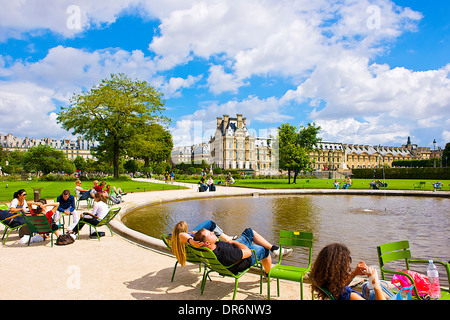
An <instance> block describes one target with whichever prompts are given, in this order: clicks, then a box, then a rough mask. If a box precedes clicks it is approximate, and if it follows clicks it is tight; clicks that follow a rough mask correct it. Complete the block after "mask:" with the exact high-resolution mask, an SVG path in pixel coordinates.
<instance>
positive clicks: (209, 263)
mask: <svg viewBox="0 0 450 320" xmlns="http://www.w3.org/2000/svg"><path fill="white" fill-rule="evenodd" d="M188 246H189V247H190V248H191V249H192V252H193V253H194V254H195V255H196V256H197V257H198V258H199V259H200V260H201V262H202V263H203V264H204V265H205V270H204V272H203V279H202V284H201V294H202V295H203V291H204V289H205V285H206V279H207V278H208V277H209V274H210V273H211V272H217V273H218V274H220V275H221V276H224V277H232V278H234V280H235V281H234V294H233V300H235V299H236V292H237V288H238V282H239V279H240V278H241V277H242V276H243V275H244V274H246V273H247V271H248V270H250V269H251V267H254V266H256V267H259V269H260V276H259V285H260V292H259V293H260V294H262V281H263V280H262V279H263V269H262V264H261V262H260V261H259V260H258V258H257V256H256V252H255V250H253V249H252V254H254V255H255V259H256V263H255V264H254V265H253V266H251V267H250V268H248V269H246V270H243V271H241V272H239V273H238V274H234V273H232V272H231V271H230V270H228V268H231V267H232V266H233V265H234V264H233V265H231V266H224V265H223V264H221V263H220V262H219V260H218V259H217V257H216V255H215V254H214V252H212V251H211V250H210V249H209V248H206V247H200V248H195V247H193V246H190V245H188Z"/></svg>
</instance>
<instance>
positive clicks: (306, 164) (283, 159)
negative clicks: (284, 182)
mask: <svg viewBox="0 0 450 320" xmlns="http://www.w3.org/2000/svg"><path fill="white" fill-rule="evenodd" d="M319 132H320V127H319V126H316V125H315V123H312V124H311V123H309V124H308V126H307V127H304V126H300V128H299V129H297V128H296V127H294V126H291V125H290V124H289V123H285V124H282V125H281V127H278V138H279V142H278V144H279V146H278V148H279V166H280V168H281V169H284V170H287V171H288V183H289V184H290V183H291V172H294V182H293V183H295V182H296V179H297V176H298V174H299V173H300V171H302V170H310V164H311V158H310V157H309V153H310V152H311V151H312V150H313V146H316V145H317V143H318V142H319V141H320V140H321V139H320V138H318V137H317V135H318V134H319Z"/></svg>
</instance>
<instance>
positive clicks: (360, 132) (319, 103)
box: [281, 55, 450, 143]
mask: <svg viewBox="0 0 450 320" xmlns="http://www.w3.org/2000/svg"><path fill="white" fill-rule="evenodd" d="M449 71H450V65H447V66H445V67H443V68H441V69H439V70H430V71H423V72H415V71H412V70H408V69H405V68H394V69H389V68H388V67H387V66H379V65H375V64H372V65H370V66H369V65H368V59H367V58H361V57H359V56H353V55H347V56H336V57H335V58H333V59H328V60H327V61H324V62H322V63H320V64H319V65H318V66H317V68H316V69H315V70H314V72H313V73H312V75H311V77H310V78H309V79H307V80H306V81H304V82H303V83H302V84H301V85H300V86H298V88H297V90H295V91H289V92H287V93H286V95H285V96H284V97H283V98H282V99H281V101H283V102H284V103H287V102H288V101H291V102H294V103H300V104H301V103H306V102H307V103H309V104H310V106H311V108H312V111H311V113H310V118H311V119H312V120H314V121H315V122H316V123H319V124H322V126H323V129H324V130H323V134H324V135H326V136H327V137H329V138H330V139H332V140H335V141H341V140H342V139H343V137H344V136H345V135H346V136H347V138H346V139H344V140H345V141H355V142H357V141H362V142H363V141H366V140H371V141H373V142H374V141H377V140H378V141H393V142H397V143H398V142H400V141H403V140H404V137H405V136H408V135H409V134H410V132H411V131H412V130H413V129H414V128H431V127H443V128H445V123H444V122H445V119H448V118H450V108H449V106H450V105H449V103H450V79H449V78H448V74H449ZM357 119H364V121H361V120H357ZM355 130H356V131H355Z"/></svg>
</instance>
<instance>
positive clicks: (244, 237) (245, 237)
mask: <svg viewBox="0 0 450 320" xmlns="http://www.w3.org/2000/svg"><path fill="white" fill-rule="evenodd" d="M236 241H237V242H239V243H242V244H244V245H246V246H247V247H248V248H249V249H250V250H251V249H253V250H255V252H256V256H257V257H258V260H259V261H261V260H262V259H264V258H267V257H268V256H269V249H266V248H264V247H263V246H260V245H257V244H254V243H253V230H252V229H251V228H247V229H245V230H244V232H242V234H241V236H240V237H239V238H237V239H236ZM251 258H252V263H253V264H255V263H256V259H255V255H254V254H253V253H252V256H251Z"/></svg>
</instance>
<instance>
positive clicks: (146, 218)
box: [123, 195, 450, 273]
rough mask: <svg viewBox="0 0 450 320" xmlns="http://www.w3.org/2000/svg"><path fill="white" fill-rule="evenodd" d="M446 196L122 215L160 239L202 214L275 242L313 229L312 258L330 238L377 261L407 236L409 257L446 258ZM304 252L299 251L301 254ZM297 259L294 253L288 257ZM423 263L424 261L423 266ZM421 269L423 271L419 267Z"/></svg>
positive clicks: (277, 199)
mask: <svg viewBox="0 0 450 320" xmlns="http://www.w3.org/2000/svg"><path fill="white" fill-rule="evenodd" d="M449 205H450V199H444V198H413V197H385V196H345V195H308V196H304V195H301V196H260V197H236V198H216V199H201V200H188V201H179V202H170V203H164V204H158V205H151V206H148V207H145V208H141V209H139V210H135V211H133V212H132V213H131V214H128V215H126V216H125V217H124V219H123V221H124V223H125V224H126V225H127V226H128V227H130V228H132V229H135V230H137V231H140V232H142V233H145V234H148V235H150V236H153V237H156V238H159V236H160V235H161V233H165V232H171V230H172V228H173V226H174V225H175V224H176V223H177V222H178V221H180V220H185V221H186V222H187V223H188V226H189V227H190V228H191V229H192V228H193V227H194V226H195V225H197V224H198V223H200V222H202V221H203V220H206V219H211V220H213V221H215V222H216V223H217V224H218V225H220V226H221V227H222V229H224V230H225V232H226V233H227V234H229V235H239V234H240V233H241V232H242V231H243V230H244V229H245V228H247V227H251V228H253V229H255V230H257V231H258V232H259V233H260V234H262V235H263V236H264V237H266V238H267V239H268V240H269V241H270V242H272V243H277V242H278V235H279V230H281V229H285V230H293V231H308V232H312V233H313V234H314V247H313V258H315V256H316V255H317V253H318V251H319V250H320V249H321V248H322V247H323V246H325V245H326V244H329V243H331V242H342V243H345V244H346V245H347V246H348V247H349V249H350V250H351V251H352V257H354V263H357V261H359V260H364V261H366V262H367V263H368V264H378V260H377V254H376V246H377V245H378V244H382V243H386V242H392V241H398V240H409V242H410V246H411V251H412V253H413V258H417V259H428V258H435V259H436V260H443V261H449V260H450V249H449V246H448V244H449V234H450V226H449V220H450V211H449V210H448V208H449V207H450V206H449ZM302 255H303V253H302ZM290 260H291V261H292V263H298V262H299V261H301V260H302V256H301V255H300V254H299V253H298V252H296V254H294V255H293V256H292V258H291V259H290ZM424 268H426V266H425V267H424ZM418 271H421V272H424V273H425V269H424V270H418Z"/></svg>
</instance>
